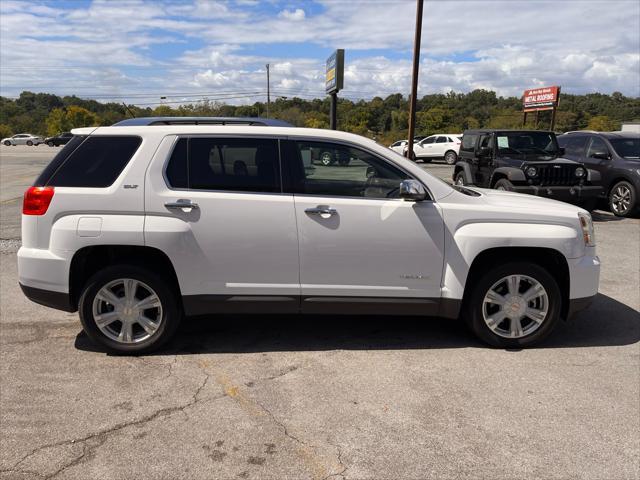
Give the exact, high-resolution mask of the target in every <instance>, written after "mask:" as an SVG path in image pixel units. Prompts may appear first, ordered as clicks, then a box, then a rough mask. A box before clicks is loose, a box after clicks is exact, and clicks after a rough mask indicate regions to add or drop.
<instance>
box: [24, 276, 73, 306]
mask: <svg viewBox="0 0 640 480" xmlns="http://www.w3.org/2000/svg"><path fill="white" fill-rule="evenodd" d="M20 288H21V289H22V293H24V294H25V296H26V297H27V298H28V299H29V300H31V301H32V302H35V303H38V304H40V305H44V306H45V307H51V308H55V309H56V310H64V311H65V312H75V311H76V310H77V307H76V306H75V305H73V303H72V302H71V296H70V295H69V294H68V293H62V292H53V291H51V290H42V289H40V288H34V287H27V286H26V285H23V284H22V283H21V284H20Z"/></svg>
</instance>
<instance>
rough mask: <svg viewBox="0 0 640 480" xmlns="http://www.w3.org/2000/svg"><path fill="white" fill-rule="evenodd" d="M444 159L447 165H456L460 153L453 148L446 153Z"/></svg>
mask: <svg viewBox="0 0 640 480" xmlns="http://www.w3.org/2000/svg"><path fill="white" fill-rule="evenodd" d="M444 161H445V163H446V164H447V165H455V164H456V162H457V161H458V155H457V154H456V152H454V151H453V150H449V151H448V152H447V153H445V154H444Z"/></svg>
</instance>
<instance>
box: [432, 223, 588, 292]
mask: <svg viewBox="0 0 640 480" xmlns="http://www.w3.org/2000/svg"><path fill="white" fill-rule="evenodd" d="M533 227H535V228H533ZM577 240H578V232H577V230H575V229H573V228H571V227H569V226H565V225H545V224H535V225H534V224H529V223H512V222H509V223H499V222H484V223H470V224H466V225H463V226H461V227H460V228H458V229H457V231H456V232H455V233H454V234H453V235H452V236H449V237H448V238H447V239H446V246H445V248H446V252H447V255H446V261H445V266H444V272H443V297H445V298H457V299H459V298H463V296H464V288H465V284H466V281H467V276H468V274H469V269H470V268H471V265H472V264H473V261H474V260H475V259H476V257H477V256H478V255H479V254H480V253H482V252H484V251H486V250H489V249H494V248H505V247H507V248H508V247H529V248H547V249H552V250H556V251H558V252H559V253H561V254H562V255H563V256H564V257H565V258H567V259H570V258H578V257H581V256H582V255H584V247H583V248H580V245H581V243H580V242H578V241H577Z"/></svg>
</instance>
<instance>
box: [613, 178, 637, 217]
mask: <svg viewBox="0 0 640 480" xmlns="http://www.w3.org/2000/svg"><path fill="white" fill-rule="evenodd" d="M636 195H637V192H636V190H635V188H633V185H631V183H629V182H627V181H625V180H623V181H621V182H618V183H616V184H615V185H614V186H613V188H612V189H611V191H610V192H609V209H610V210H611V213H613V214H614V215H615V216H617V217H628V216H630V215H632V214H633V213H634V210H635V209H636V208H635V205H636V202H637V197H636Z"/></svg>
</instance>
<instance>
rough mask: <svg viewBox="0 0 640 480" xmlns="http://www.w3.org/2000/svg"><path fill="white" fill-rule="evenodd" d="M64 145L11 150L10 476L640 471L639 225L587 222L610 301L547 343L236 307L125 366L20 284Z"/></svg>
mask: <svg viewBox="0 0 640 480" xmlns="http://www.w3.org/2000/svg"><path fill="white" fill-rule="evenodd" d="M56 151H57V149H53V148H49V147H46V146H39V147H5V146H0V194H1V197H0V202H1V204H0V220H1V229H0V238H1V240H0V261H1V265H0V313H1V315H0V316H1V318H0V372H1V378H0V433H1V434H0V478H3V479H5V478H6V479H30V478H33V479H36V478H78V479H85V478H105V479H128V478H137V479H146V478H161V479H179V478H184V479H213V478H220V479H246V478H259V479H264V478H269V479H285V478H287V479H304V478H311V479H325V478H343V479H344V478H348V479H364V478H371V479H396V478H403V479H409V478H410V479H425V478H437V479H444V478H446V479H459V478H462V479H517V478H545V479H607V480H617V479H638V478H640V434H639V433H638V432H640V348H639V346H640V343H639V342H640V314H639V313H638V310H639V309H640V220H637V219H625V220H621V219H617V218H616V217H614V216H612V215H611V214H608V213H605V212H597V213H595V214H594V219H595V221H596V236H597V242H598V249H599V255H600V257H601V260H602V275H601V281H600V293H599V295H598V297H597V298H596V301H595V303H594V304H593V305H592V307H591V308H590V309H589V310H587V311H585V312H582V313H581V314H580V315H579V316H578V317H577V318H576V319H575V320H574V321H571V322H567V323H562V324H561V325H560V326H559V327H558V328H557V330H556V331H555V332H554V334H553V336H552V337H551V338H550V340H549V341H547V342H546V343H545V344H544V345H543V346H541V347H540V348H535V349H529V350H521V351H506V350H497V349H490V348H487V347H485V346H484V345H482V344H480V343H479V342H478V341H476V340H475V338H474V337H473V336H472V335H471V334H469V333H468V332H467V331H466V329H465V327H464V326H463V325H462V323H461V322H459V321H451V320H443V319H416V318H389V317H386V318H372V317H347V318H342V317H341V318H336V317H319V316H318V317H299V316H251V317H232V316H226V317H220V318H208V319H197V320H196V319H193V320H189V321H186V322H185V323H184V324H183V325H182V328H181V331H180V333H179V335H178V338H177V340H176V341H175V342H174V343H172V344H171V346H170V348H169V349H167V350H165V351H162V352H159V353H157V354H154V355H149V356H143V357H118V356H110V355H106V354H105V353H104V352H102V351H100V350H99V349H98V348H96V347H95V346H94V345H92V344H91V343H90V342H89V341H88V339H87V338H86V337H85V335H84V334H83V333H82V331H81V329H80V324H79V321H78V319H77V316H76V314H67V313H64V312H58V311H56V310H51V309H48V308H45V307H41V306H38V305H36V304H33V303H30V302H29V301H27V299H26V298H24V297H23V295H22V294H21V292H20V289H19V287H18V285H17V273H16V250H17V248H18V246H19V240H18V239H19V229H20V228H19V213H20V208H21V195H22V192H23V190H24V188H25V187H26V186H27V185H29V183H30V182H31V181H32V180H33V179H34V178H35V177H36V175H37V173H38V172H39V171H40V169H41V168H42V166H43V165H44V164H45V163H46V162H47V161H48V160H49V159H50V158H51V157H52V155H53V154H54V153H55V152H56ZM425 168H427V169H428V170H429V171H431V172H432V173H434V174H436V175H438V176H441V177H446V176H449V172H450V168H451V167H447V166H445V165H443V164H431V165H426V166H425Z"/></svg>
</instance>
